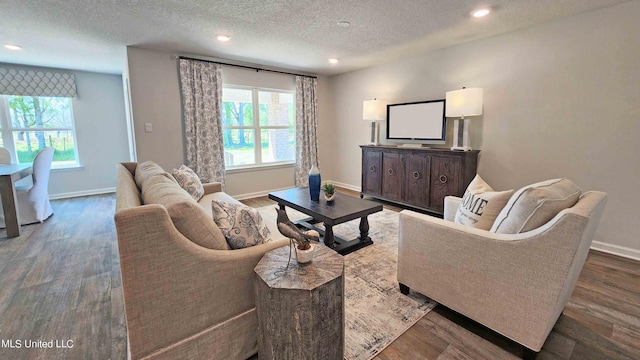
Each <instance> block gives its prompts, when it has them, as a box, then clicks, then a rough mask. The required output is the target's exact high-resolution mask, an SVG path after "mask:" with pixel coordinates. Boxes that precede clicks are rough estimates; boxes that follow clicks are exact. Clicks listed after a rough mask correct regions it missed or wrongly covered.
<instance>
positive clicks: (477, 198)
mask: <svg viewBox="0 0 640 360" xmlns="http://www.w3.org/2000/svg"><path fill="white" fill-rule="evenodd" d="M511 194H513V190H508V191H493V189H492V188H491V186H489V184H487V183H486V182H485V181H484V180H483V179H482V178H481V177H480V175H476V177H474V178H473V180H472V181H471V183H470V184H469V186H468V187H467V190H466V191H465V193H464V196H463V197H462V201H461V203H460V207H458V210H457V211H456V216H455V218H454V222H456V223H458V224H462V225H467V226H471V227H474V228H478V229H483V230H489V229H490V228H491V225H492V224H493V222H494V220H495V219H496V217H497V216H498V214H499V213H500V211H501V210H502V208H503V207H504V206H505V204H506V203H507V201H509V198H510V197H511Z"/></svg>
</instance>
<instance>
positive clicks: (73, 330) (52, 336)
mask: <svg viewBox="0 0 640 360" xmlns="http://www.w3.org/2000/svg"><path fill="white" fill-rule="evenodd" d="M341 191H342V192H346V193H349V194H350V195H357V194H356V193H354V192H351V191H345V190H341ZM243 202H244V203H246V204H247V205H249V206H254V207H261V206H265V205H270V204H275V203H274V202H273V201H271V200H269V199H267V198H266V197H261V198H256V199H250V200H245V201H243ZM52 205H53V209H54V215H53V216H52V217H51V218H50V219H48V220H47V221H46V222H45V223H43V224H36V225H28V226H25V227H23V234H22V235H21V236H20V237H17V238H12V239H8V238H7V237H6V232H5V231H4V230H0V340H2V344H0V359H113V360H116V359H126V327H125V319H124V306H123V299H122V288H121V286H120V267H119V266H120V265H119V262H118V249H117V242H116V234H115V226H114V223H113V211H114V208H115V197H114V196H113V195H102V196H91V197H82V198H74V199H65V200H56V201H53V202H52ZM385 208H388V209H390V210H393V211H399V210H400V209H399V208H396V207H392V206H388V205H385ZM639 284H640V262H637V261H633V260H629V259H625V258H621V257H617V256H613V255H608V254H604V253H600V252H597V251H591V253H590V254H589V257H588V259H587V262H586V264H585V267H584V269H583V271H582V273H581V275H580V279H579V280H578V284H577V286H576V289H575V291H574V292H573V295H572V297H571V300H570V302H569V304H568V305H567V306H566V308H565V310H564V312H563V315H562V316H561V317H560V319H559V320H558V322H557V324H556V326H555V327H554V329H553V331H552V333H551V335H550V336H549V338H548V339H547V342H546V343H545V345H544V347H543V350H542V351H541V352H540V354H539V355H538V359H640V286H639ZM18 340H20V344H21V348H11V347H9V345H13V346H17V344H18V343H17V341H18ZM38 340H41V341H43V342H45V343H46V342H48V341H50V340H53V341H54V343H53V344H54V347H55V345H56V343H55V341H56V340H58V345H61V344H66V345H71V343H68V342H67V341H68V340H72V341H73V344H72V346H73V347H71V348H54V349H42V348H35V347H31V348H27V347H26V345H28V342H30V341H33V342H36V341H38ZM36 344H37V343H36ZM521 356H522V349H521V347H519V346H518V345H516V344H514V343H513V342H511V341H509V340H507V339H505V338H503V337H501V336H499V335H497V334H495V333H493V332H492V331H490V330H488V329H486V328H484V327H482V326H481V325H479V324H477V323H474V322H473V321H471V320H469V319H466V318H464V317H463V316H461V315H459V314H456V313H455V312H453V311H451V310H448V309H447V308H445V307H443V306H437V307H436V308H435V309H434V310H433V311H431V312H430V313H428V314H427V315H426V316H425V317H424V318H422V319H421V320H420V321H419V322H418V323H417V324H416V325H414V326H413V327H412V328H411V329H409V330H408V331H407V332H405V333H404V334H403V335H402V336H400V338H398V339H397V340H396V341H395V342H394V343H393V344H391V345H390V346H389V347H388V348H387V349H385V350H384V351H383V352H382V353H380V354H379V355H378V356H377V357H376V359H379V360H386V359H515V358H519V357H521Z"/></svg>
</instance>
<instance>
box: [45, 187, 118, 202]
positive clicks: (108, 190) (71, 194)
mask: <svg viewBox="0 0 640 360" xmlns="http://www.w3.org/2000/svg"><path fill="white" fill-rule="evenodd" d="M114 192H116V188H114V187H113V188H104V189H94V190H83V191H73V192H67V193H59V194H50V195H49V200H57V199H68V198H74V197H80V196H91V195H101V194H109V193H114Z"/></svg>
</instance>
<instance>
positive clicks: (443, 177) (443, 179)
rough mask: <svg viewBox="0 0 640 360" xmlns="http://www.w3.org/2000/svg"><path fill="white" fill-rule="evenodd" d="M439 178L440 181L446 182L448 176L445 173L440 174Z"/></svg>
mask: <svg viewBox="0 0 640 360" xmlns="http://www.w3.org/2000/svg"><path fill="white" fill-rule="evenodd" d="M439 180H440V182H441V183H443V184H446V183H447V181H448V180H449V178H447V175H440V178H439Z"/></svg>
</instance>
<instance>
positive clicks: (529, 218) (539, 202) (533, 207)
mask: <svg viewBox="0 0 640 360" xmlns="http://www.w3.org/2000/svg"><path fill="white" fill-rule="evenodd" d="M580 193H581V191H580V188H579V187H578V186H577V185H576V184H574V183H573V182H572V181H571V180H569V179H553V180H547V181H542V182H539V183H535V184H531V185H528V186H525V187H523V188H522V189H520V190H518V191H517V192H516V193H515V194H513V196H512V197H511V199H509V202H508V203H507V205H506V206H505V207H504V209H502V211H501V212H500V214H499V215H498V217H497V218H496V221H495V223H494V224H493V226H492V227H491V231H492V232H495V233H499V234H518V233H522V232H526V231H530V230H533V229H536V228H538V227H540V226H542V225H544V224H546V223H547V222H549V220H551V219H553V217H554V216H556V215H557V214H558V213H559V212H560V211H561V210H563V209H566V208H570V207H572V206H573V205H575V204H576V203H577V202H578V198H579V197H580Z"/></svg>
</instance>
